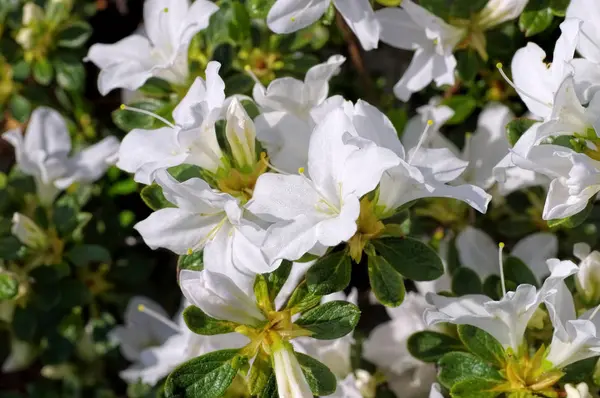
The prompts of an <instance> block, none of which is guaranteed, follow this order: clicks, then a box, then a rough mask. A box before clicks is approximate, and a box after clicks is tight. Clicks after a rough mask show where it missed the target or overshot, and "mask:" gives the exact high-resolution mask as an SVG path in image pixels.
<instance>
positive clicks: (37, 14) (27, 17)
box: [22, 3, 44, 26]
mask: <svg viewBox="0 0 600 398" xmlns="http://www.w3.org/2000/svg"><path fill="white" fill-rule="evenodd" d="M43 18H44V10H42V8H41V7H40V6H38V5H37V4H35V3H27V4H25V5H24V6H23V19H22V24H23V26H28V25H30V24H32V23H35V22H37V21H41V20H42V19H43Z"/></svg>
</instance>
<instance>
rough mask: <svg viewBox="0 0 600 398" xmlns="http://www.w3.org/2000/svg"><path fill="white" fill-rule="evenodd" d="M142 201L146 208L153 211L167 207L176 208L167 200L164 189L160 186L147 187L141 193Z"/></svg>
mask: <svg viewBox="0 0 600 398" xmlns="http://www.w3.org/2000/svg"><path fill="white" fill-rule="evenodd" d="M140 195H141V197H142V200H143V201H144V203H146V206H148V207H149V208H151V209H152V210H154V211H156V210H160V209H164V208H166V207H175V206H173V204H171V202H169V201H168V200H167V199H165V196H164V195H163V192H162V188H161V187H160V186H159V185H158V184H154V183H153V184H151V185H146V186H145V187H144V188H143V189H142V192H141V193H140Z"/></svg>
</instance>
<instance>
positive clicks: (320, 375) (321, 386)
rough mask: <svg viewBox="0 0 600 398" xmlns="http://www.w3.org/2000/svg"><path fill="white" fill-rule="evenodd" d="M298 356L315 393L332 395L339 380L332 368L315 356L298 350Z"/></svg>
mask: <svg viewBox="0 0 600 398" xmlns="http://www.w3.org/2000/svg"><path fill="white" fill-rule="evenodd" d="M296 357H297V358H298V362H300V367H301V368H302V372H303V373H304V377H306V381H307V383H308V385H309V386H310V390H311V391H312V393H313V394H314V395H317V396H323V395H330V394H333V393H334V392H335V389H336V388H337V380H336V378H335V375H334V374H333V373H331V370H329V368H328V367H327V366H325V365H323V364H322V363H321V362H319V361H317V360H316V359H314V358H313V357H310V356H308V355H304V354H302V353H299V352H297V353H296Z"/></svg>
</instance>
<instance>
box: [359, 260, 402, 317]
mask: <svg viewBox="0 0 600 398" xmlns="http://www.w3.org/2000/svg"><path fill="white" fill-rule="evenodd" d="M368 261H369V265H368V267H369V282H370V284H371V290H372V291H373V294H374V295H375V297H376V298H377V300H378V301H379V302H380V303H381V304H383V305H386V306H388V307H397V306H399V305H400V304H402V301H404V295H405V293H406V289H405V287H404V278H403V277H402V275H400V274H399V273H398V271H396V269H395V268H394V267H392V266H391V265H390V263H388V262H387V261H386V259H385V258H383V257H381V256H369V260H368Z"/></svg>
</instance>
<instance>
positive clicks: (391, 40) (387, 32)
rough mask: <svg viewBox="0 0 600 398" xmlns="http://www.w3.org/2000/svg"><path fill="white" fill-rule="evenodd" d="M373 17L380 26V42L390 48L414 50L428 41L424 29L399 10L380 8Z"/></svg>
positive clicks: (396, 8)
mask: <svg viewBox="0 0 600 398" xmlns="http://www.w3.org/2000/svg"><path fill="white" fill-rule="evenodd" d="M375 17H376V18H377V20H378V21H379V24H380V26H381V41H382V42H384V43H386V44H388V45H390V46H392V47H396V48H400V49H402V50H414V49H416V48H419V47H424V46H425V45H426V44H427V43H428V41H429V40H428V39H427V35H426V34H425V29H423V27H422V26H420V25H418V24H417V23H415V22H414V21H413V19H412V18H411V17H410V16H409V15H408V13H407V12H406V11H405V10H403V9H401V8H398V7H388V8H382V9H380V10H377V11H375Z"/></svg>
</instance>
